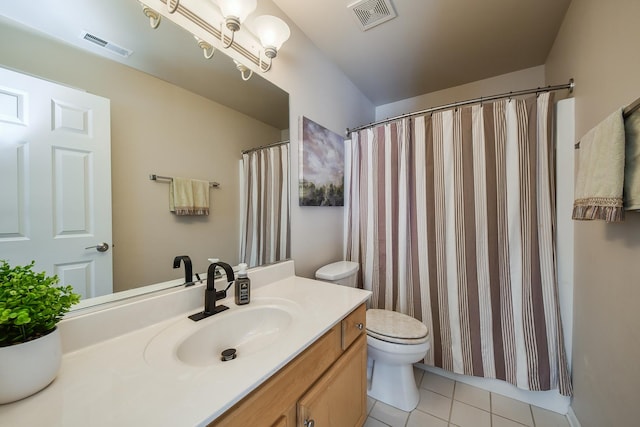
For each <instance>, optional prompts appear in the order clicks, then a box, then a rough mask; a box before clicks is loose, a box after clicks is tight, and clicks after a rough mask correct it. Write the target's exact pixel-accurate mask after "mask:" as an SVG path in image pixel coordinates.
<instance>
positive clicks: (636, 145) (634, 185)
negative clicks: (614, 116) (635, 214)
mask: <svg viewBox="0 0 640 427" xmlns="http://www.w3.org/2000/svg"><path fill="white" fill-rule="evenodd" d="M624 132H625V140H626V150H625V157H624V163H625V166H624V208H625V209H626V210H628V211H631V210H639V209H640V109H637V110H636V111H634V112H633V113H631V115H630V116H629V117H627V118H626V119H625V120H624Z"/></svg>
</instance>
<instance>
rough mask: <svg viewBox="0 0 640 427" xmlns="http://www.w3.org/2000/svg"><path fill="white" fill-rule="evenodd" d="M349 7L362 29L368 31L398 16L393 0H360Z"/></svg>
mask: <svg viewBox="0 0 640 427" xmlns="http://www.w3.org/2000/svg"><path fill="white" fill-rule="evenodd" d="M347 7H348V8H349V9H350V10H351V11H352V12H353V16H354V18H355V20H356V21H357V22H358V25H360V29H362V31H367V30H368V29H370V28H373V27H375V26H376V25H380V24H382V23H383V22H387V21H388V20H390V19H393V18H395V17H396V16H397V15H396V12H395V11H394V10H393V5H392V4H391V0H359V1H357V2H355V3H352V4H350V5H349V6H347Z"/></svg>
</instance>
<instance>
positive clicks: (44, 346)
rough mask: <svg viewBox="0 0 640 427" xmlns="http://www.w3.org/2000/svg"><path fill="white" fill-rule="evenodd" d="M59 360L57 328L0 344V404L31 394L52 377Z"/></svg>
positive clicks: (54, 374)
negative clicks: (5, 344)
mask: <svg viewBox="0 0 640 427" xmlns="http://www.w3.org/2000/svg"><path fill="white" fill-rule="evenodd" d="M61 361H62V344H61V341H60V331H59V330H58V328H55V329H54V330H53V332H51V333H49V334H47V335H45V336H43V337H41V338H38V339H36V340H33V341H29V342H25V343H22V344H16V345H12V346H9V347H0V404H2V403H9V402H14V401H16V400H19V399H22V398H25V397H27V396H31V395H32V394H34V393H36V392H38V391H40V390H42V389H43V388H45V387H46V386H48V385H49V384H50V383H51V381H53V379H54V378H55V377H56V374H57V373H58V370H59V369H60V362H61Z"/></svg>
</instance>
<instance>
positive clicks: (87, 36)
mask: <svg viewBox="0 0 640 427" xmlns="http://www.w3.org/2000/svg"><path fill="white" fill-rule="evenodd" d="M80 38H81V39H83V40H86V41H88V42H91V43H93V44H95V45H96V46H100V47H101V48H103V49H106V50H108V51H110V52H112V53H115V54H116V55H120V56H122V57H123V58H128V57H129V56H131V54H132V53H133V51H132V50H131V49H127V48H124V47H122V46H119V45H117V44H115V43H112V42H110V41H107V40H105V39H103V38H100V37H98V36H96V35H95V34H91V33H89V32H87V31H83V32H82V33H81V34H80Z"/></svg>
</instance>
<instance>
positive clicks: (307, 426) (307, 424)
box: [304, 420, 316, 427]
mask: <svg viewBox="0 0 640 427" xmlns="http://www.w3.org/2000/svg"><path fill="white" fill-rule="evenodd" d="M315 425H316V422H315V421H314V420H304V427H315Z"/></svg>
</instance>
